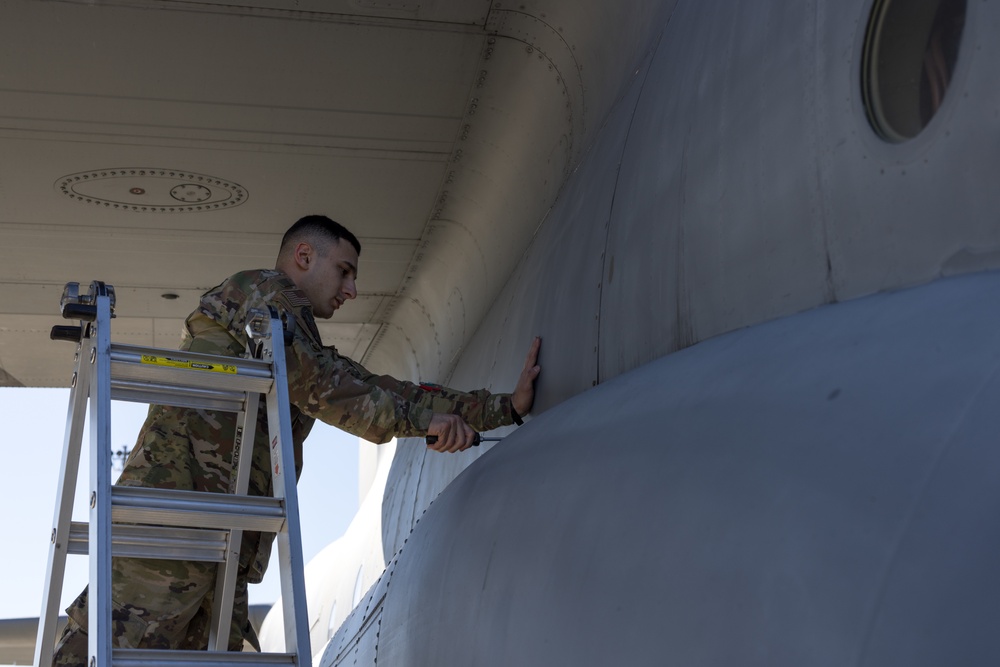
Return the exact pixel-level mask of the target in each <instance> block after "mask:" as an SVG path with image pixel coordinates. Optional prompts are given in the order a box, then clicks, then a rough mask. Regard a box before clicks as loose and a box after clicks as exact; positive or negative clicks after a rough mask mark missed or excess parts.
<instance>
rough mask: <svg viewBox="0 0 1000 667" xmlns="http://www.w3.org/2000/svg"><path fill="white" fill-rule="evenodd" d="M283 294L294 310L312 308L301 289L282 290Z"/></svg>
mask: <svg viewBox="0 0 1000 667" xmlns="http://www.w3.org/2000/svg"><path fill="white" fill-rule="evenodd" d="M281 293H282V294H283V295H284V296H285V298H286V299H288V304H289V305H290V306H291V307H292V308H301V307H302V306H311V305H312V304H311V303H310V302H309V299H307V298H306V295H305V294H303V292H302V290H300V289H286V290H281Z"/></svg>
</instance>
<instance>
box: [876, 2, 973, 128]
mask: <svg viewBox="0 0 1000 667" xmlns="http://www.w3.org/2000/svg"><path fill="white" fill-rule="evenodd" d="M965 10H966V0H875V4H874V6H873V7H872V13H871V18H870V19H869V21H868V30H867V33H866V34H865V47H864V55H863V59H862V82H861V83H862V88H863V91H862V92H863V95H864V101H865V109H866V111H867V113H868V120H869V121H870V122H871V124H872V127H873V128H874V129H875V131H876V132H877V133H878V134H879V135H880V136H881V137H882V138H883V139H885V140H886V141H891V142H895V143H898V142H903V141H906V140H907V139H912V138H913V137H915V136H917V135H918V134H920V132H921V131H922V130H923V129H924V128H925V127H927V124H928V123H929V122H930V121H931V118H933V117H934V114H935V113H936V112H937V110H938V109H939V108H940V107H941V104H942V102H944V96H945V92H946V91H947V89H948V84H949V82H950V81H951V77H952V74H953V72H954V70H955V63H956V61H957V60H958V48H959V44H960V42H961V41H962V29H963V28H964V27H965Z"/></svg>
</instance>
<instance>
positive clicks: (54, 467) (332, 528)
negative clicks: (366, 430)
mask: <svg viewBox="0 0 1000 667" xmlns="http://www.w3.org/2000/svg"><path fill="white" fill-rule="evenodd" d="M71 372H72V369H67V376H68V375H70V374H71ZM68 401H69V390H68V389H24V388H2V387H0V451H2V452H3V460H4V464H5V466H4V467H5V468H6V470H7V471H8V475H7V478H6V479H5V480H4V484H3V485H2V486H0V502H2V507H3V514H2V516H4V517H5V518H6V524H7V526H8V527H9V530H8V532H7V535H8V539H7V540H5V541H4V542H5V544H6V546H5V547H4V548H3V552H2V553H3V556H2V558H0V561H2V563H3V573H4V574H3V576H2V577H0V619H5V618H28V617H31V618H35V617H37V616H38V615H39V612H40V611H41V600H42V594H43V591H44V587H45V582H44V579H45V569H46V564H47V560H48V550H49V536H50V534H51V532H52V526H53V517H54V511H55V502H56V485H57V481H58V477H59V465H60V461H61V458H62V443H63V433H64V430H65V424H66V408H67V405H68ZM145 416H146V406H145V405H140V404H135V403H119V402H114V403H112V424H111V425H112V431H111V442H112V443H113V449H115V450H118V449H121V447H122V446H123V445H125V446H128V447H129V448H131V447H132V445H133V444H134V442H135V437H136V434H137V433H138V431H139V426H140V425H141V424H142V422H143V420H144V419H145ZM87 445H88V441H87V435H86V432H85V435H84V450H85V451H86V448H87ZM304 458H305V466H304V470H303V473H302V478H301V480H300V481H299V500H300V504H301V508H302V509H301V512H302V516H301V520H302V534H303V537H302V542H303V544H302V548H303V552H304V556H305V560H306V562H308V561H309V560H310V559H311V558H312V557H313V556H315V555H316V554H317V553H319V551H320V550H321V549H322V548H323V547H325V546H326V545H327V544H329V543H330V542H332V541H333V540H335V539H336V538H338V537H340V536H341V535H342V534H343V533H344V531H345V530H346V528H347V526H348V525H349V524H350V521H351V519H352V518H353V517H354V514H355V513H356V512H357V509H358V438H356V437H355V436H352V435H348V434H346V433H344V432H343V431H339V430H337V429H335V428H333V427H330V426H327V425H325V424H322V423H317V424H316V428H314V429H313V432H312V434H311V435H310V436H309V439H308V440H307V441H306V445H305V453H304ZM88 466H89V459H88V458H87V457H86V456H85V458H84V460H83V461H82V462H81V466H80V471H81V475H80V480H79V481H78V483H77V494H76V497H77V500H76V502H75V504H74V510H75V511H74V515H73V518H74V520H76V521H86V518H87V513H86V509H87V506H86V504H85V502H86V497H87V495H88V489H87V487H88V479H87V474H88V470H89V467H88ZM115 474H117V471H116V473H115ZM86 570H87V558H86V556H73V555H71V556H69V557H68V565H67V574H66V583H65V585H64V587H63V602H62V604H61V605H60V609H62V608H65V606H66V605H67V604H69V602H70V601H71V600H72V599H73V598H74V597H75V596H76V595H77V594H78V593H79V592H80V590H81V589H82V588H83V586H84V585H85V584H86V577H87V572H86ZM279 595H280V586H279V583H278V578H277V567H276V566H273V567H271V568H269V570H268V574H267V576H266V577H265V579H264V581H263V582H262V583H261V584H259V585H257V586H250V603H251V604H260V603H272V602H274V601H275V600H276V599H277V598H278V596H279Z"/></svg>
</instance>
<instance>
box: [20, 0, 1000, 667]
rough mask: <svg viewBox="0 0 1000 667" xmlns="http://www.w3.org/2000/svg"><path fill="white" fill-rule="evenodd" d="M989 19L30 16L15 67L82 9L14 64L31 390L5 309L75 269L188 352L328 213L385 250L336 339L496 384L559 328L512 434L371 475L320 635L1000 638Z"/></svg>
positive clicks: (856, 647) (754, 653)
mask: <svg viewBox="0 0 1000 667" xmlns="http://www.w3.org/2000/svg"><path fill="white" fill-rule="evenodd" d="M12 18H16V19H18V20H17V21H13V20H11V19H12ZM998 25H1000V6H998V5H997V3H990V2H983V1H980V2H976V1H955V0H921V1H919V2H909V3H902V2H893V1H892V0H841V1H837V2H833V1H832V0H811V1H808V2H795V3H792V2H777V1H776V0H718V1H715V2H704V1H697V0H659V1H657V0H648V1H642V0H635V1H634V2H627V3H610V2H606V1H604V2H601V1H599V0H580V1H578V2H572V3H571V2H566V1H565V0H561V1H557V0H552V1H545V0H542V1H540V2H532V3H521V4H518V3H515V4H510V5H508V4H507V3H497V2H488V1H485V2H458V1H457V0H447V1H445V0H441V1H437V2H435V1H433V0H431V1H430V2H427V3H422V4H419V5H418V4H417V3H408V2H392V1H390V2H385V3H382V2H369V1H367V0H336V1H330V2H320V0H312V1H311V2H309V1H308V0H303V1H301V2H293V1H292V0H288V1H287V2H281V1H277V0H272V1H268V0H260V1H254V0H248V1H247V2H246V3H244V4H243V5H241V6H237V5H234V4H231V3H224V2H211V1H205V2H200V3H194V2H175V1H170V0H159V1H155V0H150V1H140V0H119V1H112V2H98V3H77V2H52V3H48V2H35V3H24V2H14V3H10V4H8V5H4V6H3V8H2V9H0V30H3V35H2V36H3V38H4V39H3V40H2V41H0V44H2V46H0V49H3V52H4V57H5V59H11V58H13V57H15V56H16V54H17V53H18V49H19V48H20V49H29V47H30V46H31V42H30V40H31V38H30V37H29V35H32V34H33V33H32V31H33V30H35V31H38V30H42V29H43V27H44V28H46V29H48V28H52V29H53V30H56V31H57V32H58V35H57V37H58V39H53V40H51V41H50V42H49V43H51V44H57V45H58V47H57V48H54V49H53V50H54V51H56V53H51V54H47V56H46V58H47V59H45V60H44V63H45V65H44V67H42V66H41V65H39V66H38V68H35V69H34V70H33V71H32V72H27V73H24V74H19V73H18V72H17V71H14V72H13V73H12V72H11V71H9V70H7V71H5V72H4V73H3V74H0V89H2V95H3V98H4V106H3V109H5V112H4V115H5V121H6V123H5V128H4V129H3V130H2V133H0V141H2V142H3V155H4V156H5V158H4V159H2V160H0V169H2V170H3V172H2V174H0V175H2V176H3V180H2V181H0V182H2V183H3V184H4V190H3V192H4V198H3V203H2V204H0V206H2V209H3V211H4V215H3V219H2V220H0V233H2V234H3V238H4V239H5V243H4V244H3V247H2V249H0V252H2V253H3V255H2V257H3V259H4V262H3V263H2V264H0V266H2V267H4V268H3V269H2V270H3V271H4V272H5V274H4V281H5V282H8V283H13V284H15V285H18V286H19V289H20V288H23V290H21V292H22V293H23V294H24V296H23V297H18V298H17V301H16V302H11V301H5V302H3V304H2V307H0V312H2V313H3V318H4V320H3V321H4V327H3V328H2V330H0V365H2V367H3V369H5V370H4V373H5V375H4V377H5V378H7V380H6V382H7V384H17V383H20V384H27V385H45V384H59V383H61V382H62V380H63V378H62V377H61V376H60V375H58V373H59V372H60V371H61V369H64V368H66V367H68V365H69V364H68V361H66V362H65V363H62V364H61V365H60V364H58V363H56V362H57V361H58V360H53V361H52V363H51V366H45V365H44V364H42V363H41V362H38V359H40V358H41V357H47V356H53V357H54V356H55V355H49V352H48V350H49V348H48V347H45V346H43V345H42V344H41V343H38V344H36V345H27V346H25V345H24V344H23V334H18V332H19V331H21V330H24V329H28V328H30V327H32V326H35V327H37V328H38V329H39V330H41V329H42V328H43V327H44V328H47V326H48V325H50V324H51V323H52V318H51V317H43V314H45V313H48V312H49V311H50V310H51V308H52V305H51V304H52V303H54V299H57V297H56V296H53V294H54V293H55V292H56V291H57V289H58V288H56V287H55V286H56V285H59V286H61V284H62V282H65V281H66V280H72V279H77V280H80V279H87V278H90V277H100V278H101V279H104V280H107V281H108V282H110V283H112V284H116V285H117V284H118V283H120V284H121V285H123V287H124V289H123V290H122V292H121V293H120V294H119V311H120V312H121V313H123V314H124V313H127V312H129V306H128V304H129V301H130V299H131V303H132V304H134V305H133V306H132V312H134V313H136V315H135V316H133V319H129V318H128V317H127V316H123V317H122V320H123V322H122V323H121V324H122V326H121V327H120V328H121V330H122V332H123V333H124V334H126V335H132V336H135V338H136V339H138V342H150V343H154V344H159V345H163V346H170V345H171V344H172V342H171V341H168V340H167V338H168V336H167V334H166V333H164V332H165V331H166V330H168V329H170V328H171V327H173V331H176V329H177V325H178V324H179V319H180V318H182V317H183V315H184V314H185V313H186V312H187V310H189V309H190V304H191V303H193V299H194V298H195V296H194V295H196V294H197V293H198V290H199V289H202V288H205V287H211V285H213V284H215V283H216V282H218V280H219V279H220V278H221V277H223V276H225V275H228V273H231V272H232V271H235V270H238V269H241V268H247V266H248V265H253V266H256V265H266V264H265V263H266V262H267V261H268V260H269V259H270V257H271V251H272V250H273V248H274V247H275V246H276V240H277V238H278V235H280V233H281V231H283V229H284V227H285V226H286V225H287V224H288V222H290V221H291V220H292V219H294V218H295V217H296V214H297V213H299V214H305V213H312V212H325V213H328V214H330V215H331V216H332V217H334V218H337V219H339V220H341V221H342V222H345V223H346V224H348V226H353V227H354V228H355V229H356V230H357V231H359V232H360V236H361V237H362V243H363V244H364V246H365V252H364V253H363V254H362V259H361V261H362V265H361V282H360V283H359V284H360V286H361V288H362V290H363V292H362V294H361V295H360V296H359V299H358V300H357V303H351V304H349V305H348V306H347V307H346V308H344V309H343V311H342V314H341V313H338V318H349V319H336V318H335V319H334V321H332V322H331V323H330V324H328V325H326V329H325V330H324V331H323V334H324V336H329V338H330V342H332V343H333V344H335V345H337V346H338V348H340V349H342V350H343V351H344V352H345V353H347V354H349V355H351V356H355V357H357V358H359V359H361V360H362V361H363V362H364V363H365V364H366V365H368V366H369V367H371V368H375V369H378V370H380V371H384V372H389V373H392V374H394V375H397V376H401V377H407V378H420V379H423V380H429V381H439V382H443V383H446V384H449V385H452V386H458V387H473V386H477V387H478V386H487V387H489V388H491V389H496V390H501V391H502V390H506V389H507V388H509V387H510V386H512V385H513V382H514V379H515V378H516V376H517V373H518V371H519V369H520V362H521V359H522V358H523V357H522V355H523V350H524V348H525V345H526V343H527V342H528V341H530V339H531V337H532V336H533V335H536V334H537V335H541V336H542V338H543V341H544V342H543V345H542V358H541V364H542V367H543V371H542V375H541V377H540V380H539V383H538V394H537V397H536V405H535V410H534V411H533V414H532V416H531V418H530V419H529V420H528V421H527V422H526V424H525V425H524V426H522V427H519V428H516V429H515V428H508V429H503V430H501V431H499V432H498V434H500V435H505V436H506V437H505V439H504V441H503V442H502V443H499V444H497V445H495V446H492V447H490V446H487V445H483V446H482V447H480V448H477V449H475V450H470V451H469V452H465V453H463V454H460V455H455V456H443V455H437V454H435V453H433V452H429V451H428V450H427V449H426V448H425V447H423V446H421V443H420V441H417V440H411V441H407V440H403V441H400V442H399V443H398V444H397V445H396V446H395V448H393V447H386V448H379V449H380V451H381V452H382V453H381V455H380V457H379V460H378V461H377V463H375V462H371V461H370V462H369V463H368V467H367V470H368V471H369V472H367V473H366V475H365V477H366V479H365V485H366V486H369V487H370V490H369V493H368V496H367V497H366V499H365V501H364V503H363V504H362V508H361V511H360V512H359V516H358V518H357V519H356V520H355V523H354V524H352V526H351V529H350V530H349V531H348V534H347V535H345V537H344V538H343V544H337V543H335V544H334V545H331V547H330V548H329V549H330V552H329V553H325V554H321V557H318V558H317V560H316V561H314V562H313V563H312V564H310V566H309V570H308V571H307V578H308V577H309V576H311V577H312V581H313V582H317V583H316V585H314V586H313V587H312V590H311V591H310V600H309V603H310V623H311V627H312V628H313V629H312V640H313V645H314V651H315V652H316V658H315V660H316V664H318V665H323V666H329V665H336V666H339V665H375V664H376V663H377V664H383V665H477V666H481V667H482V666H492V665H497V666H500V665H504V666H507V665H664V664H683V665H733V664H739V665H789V666H791V665H815V666H819V665H842V664H853V665H900V666H902V665H928V666H929V665H941V664H995V663H997V662H998V661H1000V639H997V637H996V633H995V631H994V630H995V628H996V627H997V621H998V620H1000V619H998V612H997V607H996V604H995V602H994V601H995V600H996V599H998V597H1000V580H998V579H997V577H996V576H995V575H994V571H995V567H993V561H994V560H995V555H996V554H997V553H998V547H1000V522H998V521H997V520H996V508H997V507H998V506H1000V492H998V491H997V489H996V484H994V483H992V480H994V479H996V477H997V473H998V472H1000V470H998V468H1000V454H998V453H997V452H996V450H995V448H992V447H990V446H989V445H990V443H991V442H992V439H993V438H994V437H995V434H996V432H997V430H998V426H1000V424H998V423H997V419H998V417H997V414H998V413H997V411H996V410H995V409H993V406H995V405H996V403H997V400H998V399H1000V378H998V370H1000V339H998V337H997V336H996V335H995V332H996V331H997V327H998V324H1000V322H998V318H1000V315H998V311H997V308H996V303H997V296H996V295H997V293H998V288H1000V274H998V273H997V272H996V270H997V269H1000V225H998V224H997V222H996V218H997V213H996V211H998V210H1000V206H998V204H1000V202H998V201H997V200H998V199H1000V194H998V191H997V189H996V188H994V187H993V186H992V184H991V177H992V176H993V174H995V173H996V172H997V162H998V157H997V155H998V153H997V151H996V150H994V146H993V144H994V143H995V139H996V136H997V128H998V118H1000V91H998V89H997V87H996V86H995V85H994V84H993V79H994V77H993V73H994V72H995V69H996V65H995V63H996V62H998V60H1000V53H997V51H998V50H1000V44H998V43H997V40H995V39H993V37H994V36H995V34H996V30H997V26H998ZM95 36H101V37H105V38H106V40H104V41H102V40H101V39H98V38H97V37H95ZM35 39H37V37H36V38H35ZM36 48H37V47H36ZM171 49H172V50H171ZM81 53H83V54H85V55H86V56H87V57H86V58H83V57H80V56H79V54H81ZM168 53H169V55H170V57H169V58H168V57H167V56H166V55H165V54H168ZM137 54H139V55H143V56H145V57H138V55H137ZM39 68H40V69H39ZM192 71H195V72H200V73H203V74H204V76H203V77H202V78H199V77H197V76H194V75H192V74H191V72H192ZM97 72H101V73H103V74H102V75H101V76H100V77H96V74H95V73H97ZM19 77H22V78H19ZM88 77H89V78H88ZM95 77H96V78H95ZM318 82H322V85H320V84H319V83H318ZM43 84H44V85H43ZM85 84H86V85H85ZM67 101H72V102H73V104H72V106H71V107H67V106H65V105H63V104H61V103H63V102H67ZM18 105H21V106H20V107H18ZM57 111H58V112H59V113H57ZM14 155H16V156H17V157H16V159H15V158H14V157H12V156H14ZM123 170H124V171H123ZM133 170H134V171H137V172H139V171H141V172H143V173H142V174H138V173H137V174H132V171H133ZM161 170H163V173H161ZM171 170H173V171H171ZM112 172H114V173H112ZM94 174H96V176H94ZM84 175H86V176H87V178H86V179H84V178H83V176H84ZM192 175H193V176H194V178H193V179H192V178H190V176H192ZM209 175H213V176H212V178H211V179H210V181H208V182H206V181H204V180H202V181H198V180H197V179H198V176H202V177H203V178H207V177H208V176H209ZM77 177H79V179H80V180H72V179H74V178H77ZM223 177H224V178H223ZM67 179H69V180H67ZM92 179H94V180H92ZM95 180H96V185H95ZM84 181H85V182H84ZM217 181H218V182H217ZM81 183H82V184H81ZM119 185H122V186H126V187H125V190H124V192H121V191H119V190H118V189H116V188H118V186H119ZM168 186H169V187H168ZM133 190H134V191H136V192H138V191H140V190H141V191H142V194H132V192H133ZM156 193H160V194H158V195H157V196H159V197H160V199H159V200H157V203H155V204H146V209H147V210H145V211H143V210H142V207H143V204H142V203H141V201H142V200H141V199H140V200H139V201H140V203H138V204H137V203H136V201H137V200H136V199H135V198H142V197H151V196H152V194H156ZM130 197H131V199H130ZM171 198H172V200H173V201H171ZM178 202H179V203H178ZM226 202H229V203H228V204H227V205H226V206H222V204H223V203H226ZM106 204H107V205H106ZM116 204H117V206H118V207H119V208H117V209H116V208H115V206H116ZM209 205H211V206H216V205H218V208H213V209H210V210H209V209H205V208H203V209H198V208H197V206H203V207H205V206H209ZM133 207H138V209H139V210H133ZM171 207H173V209H179V208H184V210H183V211H179V210H171ZM154 209H155V210H154ZM160 209H164V210H160ZM189 209H190V210H189ZM68 220H79V222H78V223H77V222H67V221H68ZM36 247H46V248H49V249H50V251H51V254H52V257H51V258H49V259H46V260H43V261H41V262H39V264H38V265H37V266H35V265H34V264H29V259H30V258H29V257H27V256H26V255H27V253H26V250H27V249H30V248H36ZM251 262H252V264H248V263H251ZM229 269H231V270H229ZM98 272H103V275H101V276H97V275H96V273H98ZM81 274H82V275H81ZM369 281H370V282H369ZM10 293H11V292H10V290H8V295H9V294H10ZM161 294H177V295H180V296H182V297H183V298H181V299H176V300H167V299H165V298H161ZM7 298H10V297H9V296H8V297H7ZM43 321H44V323H43ZM8 323H9V324H8ZM15 334H17V335H15ZM170 335H173V333H172V332H171V334H170ZM33 360H34V361H33ZM36 362H37V363H36ZM45 368H49V369H50V370H47V371H45V373H50V374H49V375H45V373H43V370H44V369H45ZM29 370H31V371H32V372H34V371H35V370H37V374H35V375H32V374H31V373H30V372H29ZM370 449H373V450H374V449H375V448H370ZM393 452H394V454H393ZM390 456H391V459H390ZM376 565H377V566H376ZM383 567H384V569H383ZM359 570H361V571H360V572H359ZM379 573H381V574H379ZM365 590H367V593H363V591H365ZM352 591H356V592H354V593H352ZM337 610H339V611H337ZM348 610H350V611H348ZM341 616H343V617H344V619H343V622H341ZM275 617H276V615H275V614H274V613H273V612H272V615H271V617H270V618H269V619H268V620H267V621H265V623H264V627H263V631H262V640H263V642H264V644H265V647H266V648H267V647H270V648H272V649H279V648H280V646H277V645H275V640H274V639H273V637H274V636H275V635H277V634H280V633H277V632H275V631H274V627H273V626H274V622H275V620H274V619H275Z"/></svg>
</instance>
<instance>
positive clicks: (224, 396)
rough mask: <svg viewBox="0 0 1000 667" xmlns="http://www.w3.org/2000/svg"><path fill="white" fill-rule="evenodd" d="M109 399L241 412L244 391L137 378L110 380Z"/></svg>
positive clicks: (244, 402) (243, 404)
mask: <svg viewBox="0 0 1000 667" xmlns="http://www.w3.org/2000/svg"><path fill="white" fill-rule="evenodd" d="M111 400H113V401H130V402H132V403H149V404H152V405H172V406H174V407H178V408H195V409H199V410H219V411H222V412H242V411H243V410H244V406H245V405H246V394H245V393H244V392H242V391H221V390H217V389H197V388H194V387H178V386H176V385H168V384H160V383H153V382H142V381H140V380H116V379H113V380H112V381H111Z"/></svg>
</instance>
